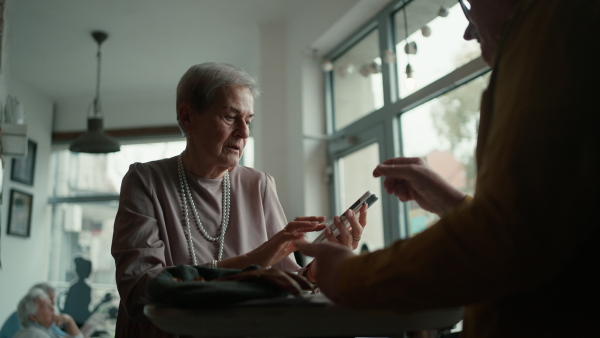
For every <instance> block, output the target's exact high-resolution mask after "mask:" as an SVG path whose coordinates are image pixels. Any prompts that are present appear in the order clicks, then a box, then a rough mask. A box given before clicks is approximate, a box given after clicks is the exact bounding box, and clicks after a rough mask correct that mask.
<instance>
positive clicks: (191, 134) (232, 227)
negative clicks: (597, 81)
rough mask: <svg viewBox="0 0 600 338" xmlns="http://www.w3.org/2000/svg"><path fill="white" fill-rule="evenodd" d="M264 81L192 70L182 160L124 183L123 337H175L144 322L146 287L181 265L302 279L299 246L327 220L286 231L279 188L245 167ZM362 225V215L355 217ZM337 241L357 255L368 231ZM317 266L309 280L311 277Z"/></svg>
mask: <svg viewBox="0 0 600 338" xmlns="http://www.w3.org/2000/svg"><path fill="white" fill-rule="evenodd" d="M257 95H258V87H257V85H256V82H255V80H254V79H253V78H252V77H251V76H250V75H248V74H247V73H246V72H245V71H244V70H242V69H240V68H237V67H235V66H232V65H229V64H223V63H204V64H200V65H195V66H192V67H191V68H190V69H189V70H188V71H187V72H186V73H185V74H184V75H183V77H182V78H181V80H180V82H179V85H178V86H177V102H176V105H177V119H178V122H179V126H180V128H181V130H182V132H183V134H184V136H185V138H186V142H187V145H186V149H185V150H184V151H183V153H181V154H180V155H179V156H175V157H173V158H169V159H163V160H159V161H153V162H148V163H135V164H132V165H131V166H130V169H129V172H128V173H127V174H126V175H125V177H124V178H123V183H122V186H121V195H120V202H119V210H118V212H117V216H116V219H115V229H114V234H113V244H112V254H113V257H114V258H115V262H116V268H117V273H116V278H117V287H118V289H119V293H120V295H121V304H120V309H119V315H118V319H117V329H116V336H117V337H167V336H169V335H167V334H164V333H162V332H161V331H159V330H158V328H156V327H155V326H153V325H152V324H151V323H150V322H148V320H147V319H145V317H144V316H143V312H142V311H143V304H142V300H143V298H144V296H145V295H146V284H147V282H148V281H149V280H150V279H152V278H153V277H155V276H156V275H157V274H159V273H160V272H161V271H162V270H164V269H165V268H166V267H169V266H175V265H179V264H193V265H207V266H211V267H223V268H244V267H246V266H248V265H250V264H257V265H260V266H263V267H270V266H272V267H275V268H279V269H283V270H287V271H299V270H300V266H298V265H297V264H296V263H295V261H294V260H293V258H292V257H293V255H291V254H292V253H293V251H295V250H296V246H295V242H296V241H298V240H302V239H303V238H304V233H305V232H308V231H317V230H322V229H323V227H324V225H322V224H320V223H321V222H323V220H324V217H299V218H297V219H295V220H294V221H292V222H290V223H288V224H287V225H286V223H287V220H286V217H285V214H284V212H283V209H282V207H281V205H280V203H279V200H278V198H277V192H276V189H275V181H274V179H273V178H272V177H271V176H270V175H268V174H266V173H263V172H260V171H257V170H254V169H251V168H247V167H243V166H239V165H238V162H239V160H240V158H241V157H242V152H243V150H244V146H245V145H246V140H247V138H248V137H249V125H250V123H251V122H252V120H253V118H254V98H255V97H256V96H257ZM351 216H353V215H351ZM350 220H351V230H346V228H345V227H344V229H342V233H341V235H340V236H338V237H337V238H335V237H333V236H332V235H331V234H329V235H328V238H329V240H330V241H334V242H339V243H341V244H344V245H347V246H350V247H352V248H356V246H357V245H358V243H357V241H355V240H354V239H359V238H360V236H361V234H362V230H363V226H364V224H366V209H365V210H362V212H361V219H360V220H358V219H357V218H356V217H350ZM312 266H314V264H311V265H309V267H308V268H306V269H304V270H303V271H301V273H303V274H306V275H308V276H311V270H312Z"/></svg>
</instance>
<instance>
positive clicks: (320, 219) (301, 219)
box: [294, 216, 325, 223]
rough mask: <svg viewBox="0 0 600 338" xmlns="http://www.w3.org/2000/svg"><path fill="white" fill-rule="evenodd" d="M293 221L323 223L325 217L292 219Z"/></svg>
mask: <svg viewBox="0 0 600 338" xmlns="http://www.w3.org/2000/svg"><path fill="white" fill-rule="evenodd" d="M294 221H303V222H319V223H322V222H323V221H325V216H300V217H296V218H295V219H294Z"/></svg>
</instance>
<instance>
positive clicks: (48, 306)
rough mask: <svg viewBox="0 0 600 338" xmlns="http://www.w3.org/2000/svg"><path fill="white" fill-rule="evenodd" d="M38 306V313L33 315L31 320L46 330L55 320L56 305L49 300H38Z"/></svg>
mask: <svg viewBox="0 0 600 338" xmlns="http://www.w3.org/2000/svg"><path fill="white" fill-rule="evenodd" d="M37 304H38V311H37V313H36V314H35V315H31V316H30V319H31V320H32V321H33V322H35V323H38V324H40V325H41V326H43V327H45V328H49V327H50V326H51V325H52V322H53V320H54V305H53V304H52V301H51V300H50V299H49V298H46V299H38V300H37Z"/></svg>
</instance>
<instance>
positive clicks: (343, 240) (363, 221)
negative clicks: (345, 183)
mask: <svg viewBox="0 0 600 338" xmlns="http://www.w3.org/2000/svg"><path fill="white" fill-rule="evenodd" d="M368 208H369V206H368V205H366V204H363V206H362V207H361V208H360V210H359V212H360V216H359V217H356V214H355V213H354V211H352V210H351V209H348V211H346V219H347V220H348V223H350V227H346V225H345V224H344V222H342V220H341V219H340V217H339V216H335V217H334V218H333V223H334V224H335V227H336V228H337V229H338V230H339V232H340V234H339V235H338V236H337V237H336V236H334V235H333V232H331V231H329V229H326V230H325V231H326V232H325V237H326V238H327V240H328V241H329V242H331V243H338V244H341V245H345V246H347V247H349V248H350V249H352V250H354V249H356V248H357V247H358V242H359V241H360V239H361V237H362V233H363V230H364V228H365V226H367V209H368Z"/></svg>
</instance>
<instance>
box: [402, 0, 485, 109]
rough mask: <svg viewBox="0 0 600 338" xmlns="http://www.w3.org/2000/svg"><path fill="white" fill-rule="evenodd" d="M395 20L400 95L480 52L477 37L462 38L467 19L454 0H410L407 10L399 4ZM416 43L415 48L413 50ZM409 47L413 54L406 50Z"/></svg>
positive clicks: (447, 71)
mask: <svg viewBox="0 0 600 338" xmlns="http://www.w3.org/2000/svg"><path fill="white" fill-rule="evenodd" d="M440 4H444V8H446V9H447V13H448V14H447V16H445V17H443V16H440V15H439V13H440V10H442V9H441V7H440ZM446 6H447V7H446ZM404 14H406V19H407V20H406V21H405V20H404V18H405V15H404ZM394 23H395V24H394V26H395V27H396V39H397V42H396V46H395V47H396V48H395V50H396V55H397V56H398V57H397V59H396V61H397V66H398V70H399V71H398V75H399V76H398V81H399V83H400V86H398V92H399V95H400V98H404V97H406V96H408V95H410V94H412V93H414V92H415V91H417V90H419V89H421V88H423V87H424V86H426V85H428V84H430V83H432V82H434V81H435V80H437V79H439V78H441V77H442V76H444V75H446V74H448V73H450V72H451V71H453V70H455V69H457V68H460V67H461V66H463V65H465V64H466V63H468V62H469V61H471V60H473V59H475V58H477V57H478V56H479V54H480V50H479V44H478V43H477V42H476V41H474V40H471V41H466V40H465V39H463V33H464V30H465V28H466V27H467V21H466V20H465V15H464V14H463V12H462V9H461V8H460V5H459V4H458V2H457V1H427V0H425V1H424V0H417V1H412V2H411V3H410V4H408V5H407V6H406V13H404V8H402V9H400V10H398V11H397V12H396V13H395V14H394ZM407 28H408V30H406V29H407ZM407 32H408V34H407ZM407 42H408V46H407ZM415 46H416V50H413V49H414V48H415ZM409 49H410V53H413V52H415V54H409V53H406V51H407V50H409ZM408 64H410V65H411V68H412V74H411V75H412V80H411V81H407V72H406V66H407V65H408Z"/></svg>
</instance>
